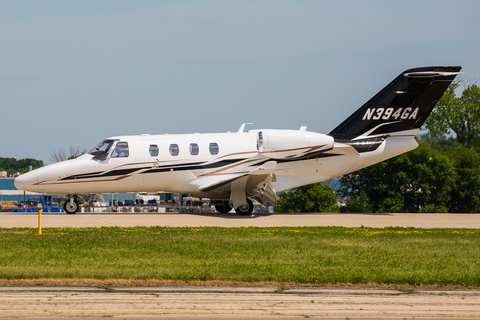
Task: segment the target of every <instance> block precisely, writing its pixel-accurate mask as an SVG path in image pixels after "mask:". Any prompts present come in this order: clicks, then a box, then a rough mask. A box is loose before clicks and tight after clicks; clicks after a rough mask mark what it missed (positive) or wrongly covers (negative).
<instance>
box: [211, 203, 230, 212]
mask: <svg viewBox="0 0 480 320" xmlns="http://www.w3.org/2000/svg"><path fill="white" fill-rule="evenodd" d="M215 209H216V210H217V211H218V212H220V213H229V212H230V210H232V207H231V206H230V204H229V203H228V201H224V202H222V203H220V204H216V205H215Z"/></svg>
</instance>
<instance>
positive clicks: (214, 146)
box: [209, 142, 218, 155]
mask: <svg viewBox="0 0 480 320" xmlns="http://www.w3.org/2000/svg"><path fill="white" fill-rule="evenodd" d="M209 149H210V154H212V155H216V154H218V144H216V143H215V142H212V143H210V148H209Z"/></svg>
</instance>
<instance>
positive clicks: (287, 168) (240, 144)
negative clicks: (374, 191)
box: [15, 130, 417, 199]
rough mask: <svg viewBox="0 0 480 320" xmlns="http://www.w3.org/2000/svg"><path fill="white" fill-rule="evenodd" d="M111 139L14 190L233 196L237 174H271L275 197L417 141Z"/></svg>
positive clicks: (295, 136) (254, 134) (270, 134)
mask: <svg viewBox="0 0 480 320" xmlns="http://www.w3.org/2000/svg"><path fill="white" fill-rule="evenodd" d="M259 133H261V134H260V135H261V138H260V142H259ZM107 140H108V141H113V145H112V146H111V148H110V149H109V150H108V155H107V156H106V158H105V159H104V160H99V159H96V158H95V156H94V155H92V151H94V150H92V151H91V152H90V153H89V154H84V155H82V156H80V157H79V158H77V159H74V160H68V161H63V162H59V163H55V164H51V165H48V166H46V167H43V168H39V169H36V170H34V171H32V172H29V173H27V174H24V175H22V176H20V177H19V178H17V179H16V181H15V184H16V186H17V188H19V189H23V190H28V191H32V192H39V193H46V194H101V193H129V192H147V193H156V192H160V191H164V192H172V193H182V194H191V195H194V196H198V197H209V198H212V199H229V197H230V192H231V190H230V188H229V186H230V181H233V180H234V179H236V178H238V177H242V176H250V177H260V178H259V179H257V180H254V181H255V183H257V182H258V181H260V182H261V181H263V180H262V179H263V178H265V177H267V175H270V176H274V178H273V180H272V179H270V180H269V181H272V182H271V183H272V185H273V187H274V189H275V191H277V192H278V191H281V190H285V189H290V188H294V187H297V186H301V185H305V184H309V183H315V182H320V181H324V180H328V179H330V178H334V177H338V176H341V175H343V174H346V173H349V172H352V171H355V170H358V169H361V168H363V167H365V166H368V165H371V164H374V163H376V162H379V161H383V160H385V159H388V158H391V157H394V156H396V155H399V154H401V153H404V152H406V151H409V150H412V149H414V148H415V147H416V146H417V143H416V141H415V139H414V137H413V136H408V137H404V136H398V137H395V136H392V137H389V138H386V139H385V140H384V141H383V142H382V143H381V145H380V146H379V147H378V148H376V149H375V150H374V151H371V152H363V153H359V152H357V151H356V150H355V149H354V148H353V147H352V146H350V145H345V144H342V143H337V142H334V140H333V138H332V137H330V136H328V135H325V134H319V133H314V132H308V131H302V130H253V131H249V132H234V133H216V134H179V135H176V134H175V135H138V136H117V137H112V138H109V139H107ZM107 140H105V141H107ZM122 143H123V145H124V146H127V148H128V155H127V156H125V155H123V156H118V154H117V152H116V151H115V150H114V149H115V146H117V145H118V146H120V144H122ZM192 145H193V147H192ZM172 146H173V147H172ZM156 150H158V154H156ZM152 151H153V152H152ZM262 170H264V171H262ZM264 173H265V174H264ZM262 174H264V175H262ZM265 179H266V178H265ZM225 186H228V187H225ZM247 187H248V185H247ZM254 187H255V186H254V185H252V187H251V188H250V189H252V188H254ZM248 189H249V188H247V195H248Z"/></svg>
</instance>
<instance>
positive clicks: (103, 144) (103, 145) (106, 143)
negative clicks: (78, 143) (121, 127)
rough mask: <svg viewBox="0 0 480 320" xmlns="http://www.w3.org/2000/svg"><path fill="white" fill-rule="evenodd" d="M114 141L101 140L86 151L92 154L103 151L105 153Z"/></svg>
mask: <svg viewBox="0 0 480 320" xmlns="http://www.w3.org/2000/svg"><path fill="white" fill-rule="evenodd" d="M114 142H115V141H114V140H103V141H102V142H100V143H99V144H98V145H97V146H96V147H95V148H93V149H92V150H90V151H89V152H88V153H89V154H91V155H93V156H94V155H96V154H97V153H99V152H101V151H104V152H105V153H107V154H108V152H109V151H110V149H111V148H112V145H113V143H114Z"/></svg>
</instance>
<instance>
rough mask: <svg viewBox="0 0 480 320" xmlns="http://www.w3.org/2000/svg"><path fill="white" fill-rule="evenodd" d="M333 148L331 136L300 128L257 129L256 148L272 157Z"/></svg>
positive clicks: (311, 154) (292, 156)
mask: <svg viewBox="0 0 480 320" xmlns="http://www.w3.org/2000/svg"><path fill="white" fill-rule="evenodd" d="M332 148H333V137H331V136H328V135H326V134H321V133H316V132H309V131H302V130H259V131H258V134H257V149H258V152H259V153H261V154H262V155H263V156H265V157H268V158H272V159H283V158H298V157H302V156H314V155H315V154H318V153H321V152H323V151H326V150H329V149H332Z"/></svg>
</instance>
